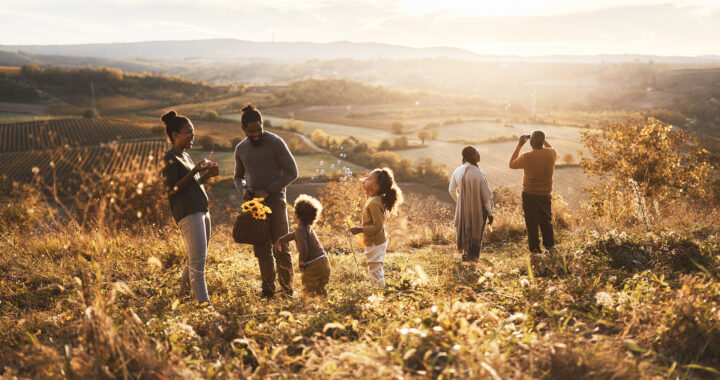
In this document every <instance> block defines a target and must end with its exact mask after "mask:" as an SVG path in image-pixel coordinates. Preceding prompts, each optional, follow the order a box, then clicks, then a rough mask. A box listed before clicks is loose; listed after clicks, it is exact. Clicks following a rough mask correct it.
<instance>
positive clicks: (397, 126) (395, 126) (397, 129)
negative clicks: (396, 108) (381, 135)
mask: <svg viewBox="0 0 720 380" xmlns="http://www.w3.org/2000/svg"><path fill="white" fill-rule="evenodd" d="M390 131H391V132H392V133H394V134H396V135H402V134H403V133H405V125H404V124H403V123H401V122H399V121H393V122H392V124H390Z"/></svg>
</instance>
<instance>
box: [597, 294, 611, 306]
mask: <svg viewBox="0 0 720 380" xmlns="http://www.w3.org/2000/svg"><path fill="white" fill-rule="evenodd" d="M595 303H597V304H598V305H600V306H602V307H608V308H609V307H612V306H613V304H614V301H613V298H612V296H611V295H610V294H608V293H607V292H597V293H595Z"/></svg>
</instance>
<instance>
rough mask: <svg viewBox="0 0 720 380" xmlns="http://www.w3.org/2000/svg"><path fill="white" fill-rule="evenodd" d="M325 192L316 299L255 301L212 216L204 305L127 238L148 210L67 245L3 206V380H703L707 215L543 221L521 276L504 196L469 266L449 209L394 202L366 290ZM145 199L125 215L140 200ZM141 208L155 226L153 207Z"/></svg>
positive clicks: (237, 253)
mask: <svg viewBox="0 0 720 380" xmlns="http://www.w3.org/2000/svg"><path fill="white" fill-rule="evenodd" d="M121 186H122V184H121ZM334 188H335V190H329V191H325V192H324V194H325V195H324V196H323V203H324V204H325V205H326V207H327V209H326V210H325V214H324V215H325V216H326V218H327V219H326V221H325V222H323V223H322V224H320V225H319V226H318V227H317V229H318V234H319V236H320V239H321V241H322V242H323V244H324V246H325V248H326V249H327V250H328V252H329V253H330V261H331V265H332V273H331V278H330V284H329V285H328V290H329V296H328V298H327V300H310V301H307V302H305V301H303V300H302V299H301V298H300V297H299V295H298V297H296V298H295V299H292V300H286V299H282V298H276V299H273V300H263V299H261V298H260V297H259V273H258V269H257V263H256V259H255V258H254V257H253V254H252V252H251V250H250V249H249V247H248V246H241V245H236V244H235V243H233V242H232V239H231V238H230V235H229V234H230V231H229V226H220V227H218V225H222V224H223V223H225V222H226V221H229V219H224V218H222V217H220V216H217V213H215V214H214V215H215V216H214V217H215V219H216V220H215V221H214V227H213V228H214V230H213V238H212V240H211V242H210V250H209V255H208V261H207V270H206V273H207V276H208V288H209V291H210V294H211V299H212V303H213V307H209V308H202V307H198V306H196V305H195V304H194V302H193V301H192V299H191V298H190V297H189V296H187V295H183V294H179V293H178V287H177V278H178V276H179V273H180V271H181V269H182V266H183V265H184V261H185V256H186V253H185V250H184V247H183V246H182V243H181V238H180V235H179V233H178V231H177V230H176V229H175V228H172V227H164V228H163V227H160V229H158V226H157V225H152V226H151V225H150V224H149V222H148V225H147V227H142V224H137V223H142V221H143V220H144V219H145V215H152V217H153V218H156V217H157V216H158V215H157V214H147V213H145V212H143V214H142V215H143V218H140V219H137V218H135V219H134V220H135V222H134V223H136V225H135V228H134V229H133V230H123V229H120V228H115V227H111V226H112V224H104V225H103V226H104V227H105V228H104V229H102V231H103V232H97V231H96V232H94V233H84V232H81V231H80V230H77V229H76V228H75V227H72V226H71V225H68V227H62V228H61V227H53V228H52V229H47V230H43V231H44V232H43V233H42V234H40V235H38V236H37V237H34V238H33V239H26V238H24V236H23V234H22V232H20V231H22V228H27V226H29V225H33V224H34V223H35V222H34V221H33V220H35V219H33V218H35V217H39V214H40V213H41V212H43V211H42V210H44V208H43V207H44V206H42V205H40V204H34V205H33V204H26V203H27V202H28V201H29V200H30V199H29V198H28V201H25V203H21V204H18V206H17V207H30V208H31V209H32V210H33V213H30V214H27V215H28V216H14V217H13V216H11V215H14V214H11V213H10V212H9V211H5V208H3V210H4V211H3V213H2V214H0V226H3V228H7V227H6V226H7V223H8V222H9V221H10V220H13V221H15V224H14V226H13V227H12V228H16V229H17V230H14V231H16V232H10V233H7V234H6V235H5V236H7V238H6V239H3V240H0V249H2V250H3V252H8V254H6V255H2V256H0V269H2V271H3V273H4V274H5V277H4V279H3V280H2V281H0V290H1V291H0V310H2V313H0V327H2V328H1V329H0V342H2V343H3V344H2V345H1V346H0V358H2V359H0V366H1V367H0V368H2V369H0V373H2V374H3V375H5V376H27V377H39V376H41V375H42V376H48V377H62V376H64V375H63V374H70V375H71V376H77V377H81V378H91V377H122V376H124V375H125V374H127V375H128V376H129V377H133V376H135V375H137V374H140V373H142V374H144V376H148V377H157V378H208V379H210V378H246V377H250V376H252V377H291V378H292V377H299V378H307V377H313V378H318V377H319V378H347V377H356V378H397V377H400V376H402V377H403V378H441V377H442V378H456V377H457V378H478V377H481V378H486V377H488V378H496V379H497V378H558V379H577V378H620V379H636V378H654V377H679V378H689V379H695V378H698V379H699V378H711V377H713V376H715V375H717V374H720V372H719V370H718V368H720V362H718V357H717V355H716V352H718V350H719V349H720V347H719V346H718V342H720V315H718V313H717V310H718V308H720V283H718V281H717V274H718V268H720V261H718V257H719V256H718V255H720V251H718V247H720V241H719V240H718V236H720V234H719V232H720V231H719V230H718V229H717V226H716V225H714V223H713V220H716V218H717V215H714V214H709V215H708V214H694V215H692V216H691V215H685V216H682V217H681V218H677V215H678V214H675V215H673V216H670V215H668V217H664V218H662V219H660V220H657V221H655V222H654V224H653V225H654V227H653V230H652V231H651V232H645V231H643V230H642V229H640V228H637V225H635V227H633V226H630V225H622V226H620V227H618V228H619V230H615V229H612V230H609V229H607V225H605V224H604V223H605V222H606V221H605V220H600V219H592V218H587V217H588V216H589V215H583V214H582V213H581V212H580V213H568V211H567V210H556V211H557V212H556V223H557V226H558V233H559V239H560V241H561V243H560V245H559V246H558V247H557V249H556V250H555V251H553V252H551V253H549V254H546V255H545V256H543V257H542V258H539V259H538V260H536V261H533V262H532V265H531V264H530V257H529V256H528V254H527V253H526V248H525V243H524V238H523V236H524V231H523V228H524V227H523V225H522V222H521V217H520V214H519V213H520V212H521V211H520V205H519V201H518V200H517V199H514V198H517V197H515V196H509V197H504V196H500V195H501V193H498V196H499V199H502V201H501V203H499V206H500V207H501V210H502V219H501V220H498V225H496V226H495V230H494V232H493V231H489V232H488V235H487V236H486V240H485V241H486V245H485V248H484V252H483V254H482V256H481V260H480V261H479V262H478V263H476V264H466V263H462V262H460V260H459V256H458V255H457V254H455V252H454V251H455V249H454V246H453V244H452V243H451V242H452V239H453V233H452V228H451V223H452V217H451V213H450V212H448V211H447V210H446V209H445V208H444V207H442V206H440V205H439V204H438V203H437V202H435V201H434V200H432V199H431V198H417V197H410V198H409V199H408V200H407V202H406V203H405V205H404V206H403V212H402V214H401V216H399V217H397V218H394V219H393V220H392V222H391V223H392V224H391V227H390V229H389V233H390V236H391V248H390V253H389V254H388V256H387V259H386V276H387V279H388V284H389V285H388V287H387V288H386V289H384V290H379V289H377V288H373V287H372V286H371V285H370V283H369V280H368V278H367V274H366V272H365V262H364V258H363V255H362V254H361V253H359V252H358V247H357V246H355V245H354V243H353V242H352V239H351V238H350V237H349V236H346V235H345V234H343V233H342V232H341V230H340V229H338V228H337V226H336V225H335V224H334V223H335V222H333V220H335V219H333V218H336V215H339V217H340V218H344V215H352V211H351V208H352V204H351V203H352V202H347V200H348V198H353V197H354V196H358V199H361V196H360V194H359V193H358V191H359V189H358V188H357V187H352V186H350V187H348V186H347V185H343V184H339V185H335V187H334ZM129 190H131V189H129ZM145 190H148V191H150V190H151V189H149V188H147V187H146V188H145ZM507 195H510V194H507ZM108 196H109V195H108ZM154 196H155V195H152V196H149V197H144V198H143V197H142V196H136V197H135V198H132V199H131V201H132V202H133V203H135V204H139V203H142V204H143V205H144V204H146V203H147V202H152V201H153V197H154ZM348 196H350V197H348ZM106 201H107V198H103V200H102V202H106ZM340 205H343V206H340ZM118 206H120V207H125V206H127V204H125V206H123V205H122V204H119V205H118ZM93 207H95V206H94V204H93ZM136 207H140V205H136ZM142 207H145V206H142ZM153 207H155V209H157V210H158V211H161V212H162V210H163V209H164V207H165V205H164V204H162V205H154V206H153ZM346 207H350V208H346ZM164 212H165V213H166V212H167V211H164ZM127 214H128V218H129V219H130V220H132V219H131V218H130V217H129V216H130V215H134V214H133V213H127ZM138 215H140V214H138ZM166 216H167V215H165V217H166ZM10 217H13V218H15V219H9V218H10ZM133 218H134V217H133ZM109 220H110V221H112V222H114V223H117V222H119V220H118V219H115V220H113V219H109ZM428 221H433V223H428ZM161 226H166V224H164V223H162V224H161ZM167 226H169V224H168V225H167ZM293 260H296V257H294V259H293ZM693 263H694V264H693ZM296 270H297V269H296ZM299 277H300V276H299V273H298V276H296V277H295V281H294V286H295V288H296V289H297V291H298V292H299V289H300V279H299Z"/></svg>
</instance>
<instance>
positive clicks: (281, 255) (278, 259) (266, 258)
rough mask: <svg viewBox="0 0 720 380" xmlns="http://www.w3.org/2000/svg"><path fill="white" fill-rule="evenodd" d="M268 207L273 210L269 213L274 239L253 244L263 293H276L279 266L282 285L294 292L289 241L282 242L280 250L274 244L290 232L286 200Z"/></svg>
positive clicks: (271, 234)
mask: <svg viewBox="0 0 720 380" xmlns="http://www.w3.org/2000/svg"><path fill="white" fill-rule="evenodd" d="M268 207H270V210H272V213H271V214H270V215H268V218H269V219H270V238H271V240H272V241H270V240H268V242H267V243H263V244H254V245H253V250H254V251H255V257H257V259H258V264H259V266H260V277H262V293H263V295H264V296H272V295H273V294H275V270H276V267H277V275H278V280H279V282H280V287H281V288H282V290H283V291H284V292H285V293H286V294H292V293H293V290H292V279H293V269H292V258H291V256H290V251H289V249H288V243H284V244H282V247H281V248H282V250H280V251H276V250H275V247H273V244H272V243H273V242H275V241H276V240H277V239H278V238H280V237H282V236H284V235H287V233H288V232H289V231H288V216H287V209H286V207H285V203H284V202H281V203H275V204H271V205H268Z"/></svg>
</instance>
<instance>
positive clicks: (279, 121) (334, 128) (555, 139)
mask: <svg viewBox="0 0 720 380" xmlns="http://www.w3.org/2000/svg"><path fill="white" fill-rule="evenodd" d="M232 116H234V117H238V118H239V115H232ZM265 119H266V120H271V122H272V123H273V125H274V126H276V127H279V126H281V125H283V124H284V122H285V120H286V119H283V118H277V117H271V116H270V117H269V116H265ZM315 129H322V130H323V131H324V132H326V133H329V134H331V135H335V136H354V137H356V138H358V139H360V140H363V141H366V142H372V141H379V140H380V139H383V138H389V139H392V138H394V137H395V136H397V135H394V134H392V133H390V132H388V131H383V130H379V129H374V128H365V127H356V126H346V125H339V124H328V123H316V122H306V121H303V133H304V134H305V135H310V134H312V131H314V130H315ZM536 129H538V130H542V131H544V132H545V133H546V135H547V139H548V142H549V143H550V144H552V145H553V147H554V148H555V149H556V150H557V152H558V155H559V156H560V157H562V156H563V155H565V154H568V153H569V154H571V155H572V156H573V163H577V162H579V160H580V154H579V152H581V151H584V148H583V145H582V143H581V142H580V133H581V132H583V131H587V129H582V128H577V127H570V126H553V125H542V124H514V125H512V126H508V127H506V126H504V125H503V124H502V123H493V122H464V123H458V124H451V125H445V126H440V127H438V131H439V137H438V140H436V141H426V146H425V147H422V148H416V149H406V150H398V151H396V153H397V154H399V155H400V156H402V157H406V158H409V159H410V160H411V161H415V160H417V159H420V158H424V157H431V158H432V159H433V160H436V161H438V162H440V163H442V164H444V165H446V166H447V168H448V173H450V172H451V171H452V170H453V169H454V168H455V167H457V166H458V165H460V164H461V158H462V157H461V155H460V152H461V151H462V149H463V147H465V146H466V145H474V146H476V148H478V150H479V151H480V155H481V161H480V168H481V169H483V170H484V171H485V173H486V175H487V177H488V181H489V182H490V184H491V186H493V187H494V186H509V187H513V188H519V187H520V184H521V183H522V170H511V169H509V168H508V161H509V159H510V155H511V154H512V152H513V150H514V149H515V146H516V145H517V142H516V141H515V139H512V140H511V141H503V142H494V143H483V144H470V143H471V142H473V140H475V141H478V140H484V139H488V138H493V137H499V136H513V135H516V136H519V135H521V134H524V133H530V132H532V131H533V130H536ZM410 137H411V141H413V142H418V143H419V141H417V140H415V139H414V136H412V135H410ZM451 140H452V141H454V142H450V141H451ZM460 140H468V141H462V142H460ZM529 149H530V147H529V145H526V146H525V148H524V150H523V152H525V151H528V150H529ZM558 163H562V161H561V160H559V161H558ZM300 165H301V162H298V166H300ZM301 170H305V171H307V169H304V168H301ZM554 181H555V185H554V186H555V189H556V191H558V192H559V193H560V194H561V195H562V196H563V197H564V198H565V199H567V200H568V201H570V202H573V203H574V202H575V201H577V200H578V199H579V198H581V197H582V188H583V187H584V186H585V185H588V184H591V183H593V181H594V180H593V179H590V178H588V177H586V176H585V174H584V173H583V170H582V169H581V168H579V167H565V168H561V169H560V168H559V169H557V170H556V171H555V177H554Z"/></svg>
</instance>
